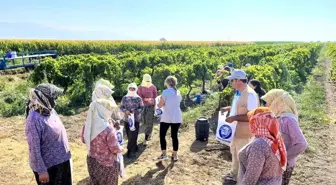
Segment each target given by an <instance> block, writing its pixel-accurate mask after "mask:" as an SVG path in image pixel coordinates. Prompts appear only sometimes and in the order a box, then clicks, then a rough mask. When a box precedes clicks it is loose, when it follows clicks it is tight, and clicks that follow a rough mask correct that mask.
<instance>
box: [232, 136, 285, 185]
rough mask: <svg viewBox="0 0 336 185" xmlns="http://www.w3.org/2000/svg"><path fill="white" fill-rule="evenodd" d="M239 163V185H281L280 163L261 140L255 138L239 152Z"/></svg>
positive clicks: (281, 171)
mask: <svg viewBox="0 0 336 185" xmlns="http://www.w3.org/2000/svg"><path fill="white" fill-rule="evenodd" d="M239 162H240V168H239V169H240V170H239V175H238V177H239V179H238V184H239V185H281V183H282V173H283V170H282V168H281V166H280V161H279V160H278V158H277V157H276V155H275V154H274V153H273V152H272V149H271V147H270V146H269V145H268V144H267V142H266V141H265V140H263V139H262V138H255V139H254V141H252V142H251V143H250V144H248V145H247V146H246V147H245V148H243V149H242V150H241V151H240V153H239Z"/></svg>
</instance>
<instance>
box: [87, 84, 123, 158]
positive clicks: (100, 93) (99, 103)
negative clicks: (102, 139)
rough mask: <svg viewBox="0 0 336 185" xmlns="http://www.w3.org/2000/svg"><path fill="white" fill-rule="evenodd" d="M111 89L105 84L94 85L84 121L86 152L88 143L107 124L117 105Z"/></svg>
mask: <svg viewBox="0 0 336 185" xmlns="http://www.w3.org/2000/svg"><path fill="white" fill-rule="evenodd" d="M112 92H113V91H112V89H110V88H109V87H108V86H106V85H96V88H95V90H94V92H93V96H92V102H91V104H90V108H89V111H88V115H87V118H86V123H85V130H84V140H85V143H86V146H87V150H88V152H90V143H91V141H92V140H93V139H94V138H96V137H97V136H98V135H99V134H100V133H101V132H102V131H104V130H105V129H106V127H107V126H108V125H109V123H108V122H109V120H110V119H111V115H112V112H113V111H114V110H115V109H116V108H117V107H118V106H117V104H116V103H115V101H114V99H113V97H112Z"/></svg>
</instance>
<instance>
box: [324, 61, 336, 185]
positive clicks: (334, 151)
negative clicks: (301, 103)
mask: <svg viewBox="0 0 336 185" xmlns="http://www.w3.org/2000/svg"><path fill="white" fill-rule="evenodd" d="M330 63H331V62H330V61H329V60H327V62H326V67H327V68H326V69H327V71H328V75H327V78H326V79H325V82H324V84H325V85H324V86H325V90H326V99H327V102H328V117H329V119H330V129H329V134H328V135H329V140H328V142H329V143H328V151H327V156H328V157H327V161H328V169H327V171H326V172H325V173H324V174H325V175H326V177H329V178H327V179H328V180H329V181H327V182H328V183H331V184H336V84H335V83H332V82H331V81H330V80H329V77H330V71H331V70H330Z"/></svg>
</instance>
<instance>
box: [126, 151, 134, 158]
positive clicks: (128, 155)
mask: <svg viewBox="0 0 336 185" xmlns="http://www.w3.org/2000/svg"><path fill="white" fill-rule="evenodd" d="M126 156H127V158H129V159H134V158H135V154H134V153H132V152H127V154H126Z"/></svg>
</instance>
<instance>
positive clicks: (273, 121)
mask: <svg viewBox="0 0 336 185" xmlns="http://www.w3.org/2000/svg"><path fill="white" fill-rule="evenodd" d="M247 116H248V119H249V122H250V129H251V132H252V134H254V135H255V137H259V138H262V139H264V140H265V141H266V142H267V143H268V145H269V146H270V147H271V149H272V151H273V153H274V154H275V155H276V157H277V158H278V159H279V161H280V165H281V167H282V169H284V170H285V169H286V165H287V154H286V148H285V144H284V142H283V139H282V137H281V134H280V132H279V123H278V120H277V118H276V117H275V115H274V114H273V113H272V111H271V109H270V108H268V107H259V108H257V109H255V110H252V111H250V112H249V113H248V114H247Z"/></svg>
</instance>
